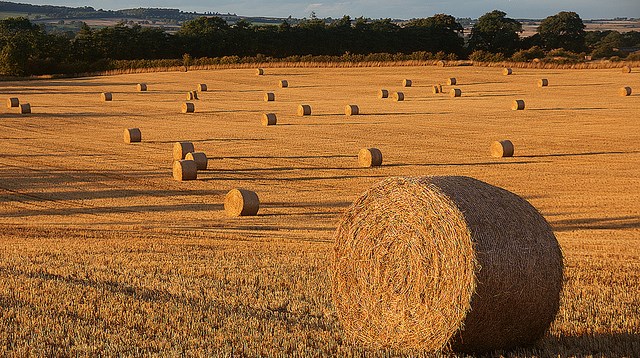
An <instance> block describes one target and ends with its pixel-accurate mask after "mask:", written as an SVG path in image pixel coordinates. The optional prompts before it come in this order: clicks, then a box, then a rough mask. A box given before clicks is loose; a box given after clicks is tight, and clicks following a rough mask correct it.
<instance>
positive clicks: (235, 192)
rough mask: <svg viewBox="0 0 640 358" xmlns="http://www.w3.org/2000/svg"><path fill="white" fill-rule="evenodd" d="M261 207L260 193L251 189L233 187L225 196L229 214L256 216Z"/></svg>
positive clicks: (225, 204)
mask: <svg viewBox="0 0 640 358" xmlns="http://www.w3.org/2000/svg"><path fill="white" fill-rule="evenodd" d="M259 209H260V199H258V194H256V193H255V192H253V191H251V190H245V189H232V190H230V191H229V192H228V193H227V195H226V196H225V197H224V211H225V213H227V216H232V217H235V216H255V215H257V214H258V210H259Z"/></svg>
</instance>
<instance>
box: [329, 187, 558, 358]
mask: <svg viewBox="0 0 640 358" xmlns="http://www.w3.org/2000/svg"><path fill="white" fill-rule="evenodd" d="M334 239H335V241H334V253H333V263H332V268H331V276H332V294H333V302H334V307H335V309H336V312H337V315H338V318H339V319H340V321H341V323H342V326H343V329H344V331H345V333H346V334H347V335H348V336H349V337H350V338H352V339H354V340H356V341H360V342H361V343H363V344H364V345H367V346H371V347H373V348H389V347H390V348H399V349H421V350H427V351H438V350H442V349H444V350H447V347H451V348H452V349H453V350H454V351H461V352H486V351H492V350H495V349H511V348H513V347H516V346H525V345H529V344H531V343H533V342H534V341H536V340H537V339H538V338H540V337H541V336H542V335H543V334H544V332H545V331H546V330H547V329H548V327H549V325H550V324H551V322H552V321H553V319H554V317H555V315H556V313H557V311H558V307H559V301H560V291H561V289H562V280H563V259H562V252H561V250H560V247H559V245H558V242H557V240H556V238H555V236H554V235H553V231H552V230H551V227H550V226H549V224H548V223H547V222H546V221H545V219H544V218H543V217H542V215H540V213H538V211H537V210H536V209H535V208H534V207H533V206H531V205H530V204H529V203H528V202H527V201H526V200H524V199H522V198H520V197H519V196H517V195H515V194H513V193H511V192H509V191H506V190H504V189H501V188H498V187H495V186H492V185H489V184H487V183H484V182H481V181H479V180H476V179H473V178H469V177H461V176H450V177H407V178H389V179H386V180H384V181H382V182H380V183H378V184H376V185H374V186H373V187H372V188H370V189H369V190H368V191H366V192H365V193H364V194H362V196H360V198H358V199H357V200H356V201H355V202H354V203H353V204H352V205H351V207H350V208H349V209H347V211H346V212H345V214H344V215H343V217H342V219H341V222H340V223H339V225H338V228H337V230H336V232H335V236H334Z"/></svg>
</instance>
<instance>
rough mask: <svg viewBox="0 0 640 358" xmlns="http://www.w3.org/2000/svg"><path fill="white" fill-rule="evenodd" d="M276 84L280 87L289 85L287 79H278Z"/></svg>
mask: <svg viewBox="0 0 640 358" xmlns="http://www.w3.org/2000/svg"><path fill="white" fill-rule="evenodd" d="M278 86H280V88H287V87H289V81H287V80H280V82H278Z"/></svg>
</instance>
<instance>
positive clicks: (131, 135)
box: [124, 128, 142, 143]
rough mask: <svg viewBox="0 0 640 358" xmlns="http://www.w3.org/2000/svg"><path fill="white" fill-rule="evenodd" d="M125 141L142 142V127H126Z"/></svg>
mask: <svg viewBox="0 0 640 358" xmlns="http://www.w3.org/2000/svg"><path fill="white" fill-rule="evenodd" d="M124 142H125V143H137V142H142V132H141V131H140V128H125V130H124Z"/></svg>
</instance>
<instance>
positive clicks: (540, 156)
mask: <svg viewBox="0 0 640 358" xmlns="http://www.w3.org/2000/svg"><path fill="white" fill-rule="evenodd" d="M638 153H640V151H638V150H633V151H629V152H623V151H611V152H605V151H602V152H583V153H553V154H531V155H518V156H515V157H517V158H547V157H581V156H590V155H616V154H638Z"/></svg>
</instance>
